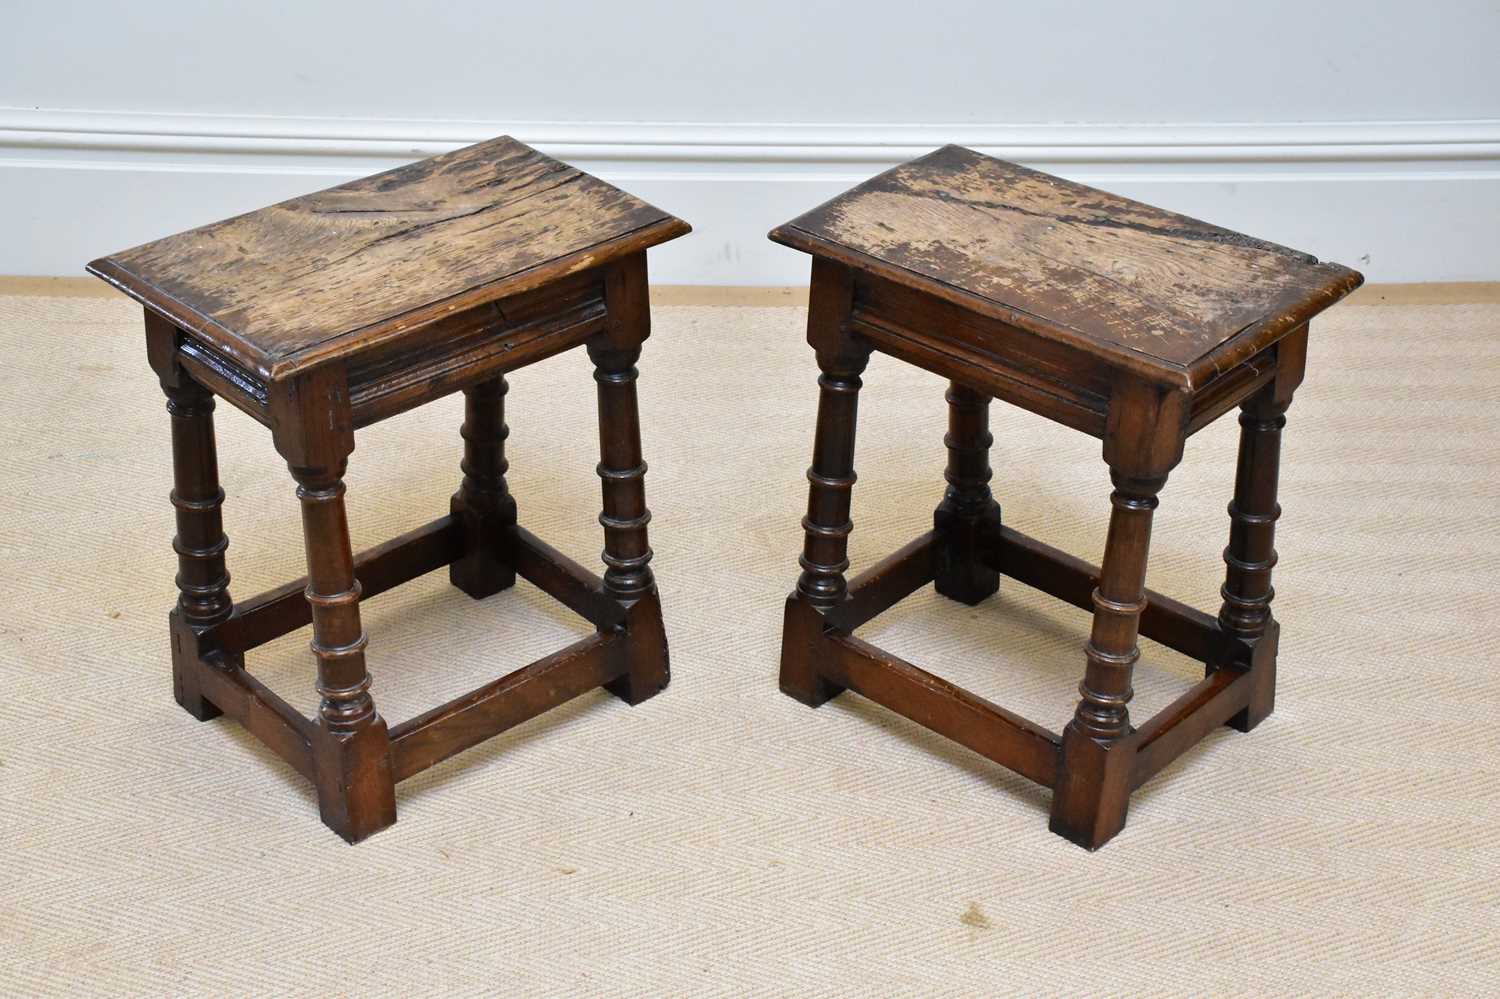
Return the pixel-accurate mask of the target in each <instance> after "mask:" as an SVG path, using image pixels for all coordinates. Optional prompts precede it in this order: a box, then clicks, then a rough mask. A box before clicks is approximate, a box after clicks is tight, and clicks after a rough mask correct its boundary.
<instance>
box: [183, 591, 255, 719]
mask: <svg viewBox="0 0 1500 999" xmlns="http://www.w3.org/2000/svg"><path fill="white" fill-rule="evenodd" d="M167 624H168V627H169V628H170V629H171V633H172V695H173V696H174V697H176V698H177V703H178V704H180V705H182V708H183V710H184V711H186V712H187V713H188V714H190V715H192V716H193V717H194V718H196V719H198V720H199V721H212V720H213V719H215V718H217V717H219V716H220V715H221V714H223V713H224V712H222V711H220V710H219V708H218V706H217V705H215V704H214V703H213V702H212V701H210V700H209V699H208V698H207V697H204V696H203V691H202V689H201V687H200V686H199V683H198V669H197V666H198V661H199V658H200V653H199V646H198V633H197V632H196V631H194V630H193V629H192V626H191V625H189V624H188V623H187V622H186V621H184V620H183V618H182V614H181V612H179V611H175V610H174V611H172V613H171V614H169V615H167ZM235 660H236V661H237V662H238V660H239V657H238V656H236V657H235Z"/></svg>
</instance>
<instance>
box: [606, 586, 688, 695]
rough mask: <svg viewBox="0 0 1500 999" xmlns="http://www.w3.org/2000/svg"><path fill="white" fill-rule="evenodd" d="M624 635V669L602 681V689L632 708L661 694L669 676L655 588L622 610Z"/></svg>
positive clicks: (669, 671) (664, 638)
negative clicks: (607, 680)
mask: <svg viewBox="0 0 1500 999" xmlns="http://www.w3.org/2000/svg"><path fill="white" fill-rule="evenodd" d="M625 634H626V641H625V643H624V644H623V645H622V646H621V647H620V653H619V654H620V655H622V656H624V657H625V672H624V673H623V674H622V675H621V676H619V677H616V678H615V679H613V680H611V681H610V682H609V683H606V684H605V685H604V689H605V690H607V691H609V692H610V693H611V694H614V695H615V696H616V697H618V698H619V699H620V700H622V701H624V702H625V703H626V704H629V705H630V706H632V707H634V706H635V705H637V704H640V703H641V702H642V701H645V700H649V699H650V698H652V697H655V696H656V695H657V694H659V693H661V692H662V691H663V690H665V689H666V686H667V684H668V683H670V682H671V679H672V669H671V666H670V662H669V659H668V656H667V632H666V629H665V628H664V627H663V625H662V618H661V602H660V601H659V600H658V599H657V596H656V588H655V587H652V588H651V590H650V591H649V592H648V593H646V595H645V596H643V597H641V598H640V599H638V600H636V601H635V602H634V603H633V604H631V605H630V608H629V609H628V610H627V611H626V612H625Z"/></svg>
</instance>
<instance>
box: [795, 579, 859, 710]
mask: <svg viewBox="0 0 1500 999" xmlns="http://www.w3.org/2000/svg"><path fill="white" fill-rule="evenodd" d="M823 625H824V622H823V615H822V614H819V613H818V612H817V610H815V609H814V608H813V607H812V605H811V604H809V603H807V602H806V601H804V600H801V599H799V598H798V596H797V595H796V594H795V593H794V594H792V595H791V596H789V597H787V598H786V615H785V617H784V619H783V623H782V627H781V677H780V684H781V692H782V693H783V694H786V695H787V696H788V697H791V698H794V699H796V700H798V701H801V702H802V703H803V704H806V705H807V706H808V707H810V708H816V707H818V706H819V705H820V704H823V703H825V702H827V701H830V700H832V699H833V698H835V697H837V696H839V695H840V694H842V693H843V692H844V688H843V687H840V686H838V685H837V684H833V683H830V682H829V681H827V680H825V679H824V678H823V677H822V676H820V675H819V674H818V671H817V669H816V668H814V666H813V662H814V658H815V657H816V656H817V654H818V646H819V644H820V643H821V642H822V640H823Z"/></svg>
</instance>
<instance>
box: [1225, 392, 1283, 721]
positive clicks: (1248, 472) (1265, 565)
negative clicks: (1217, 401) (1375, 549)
mask: <svg viewBox="0 0 1500 999" xmlns="http://www.w3.org/2000/svg"><path fill="white" fill-rule="evenodd" d="M1275 389H1276V386H1275V385H1274V384H1273V385H1268V386H1267V387H1266V388H1265V389H1264V390H1262V391H1260V392H1258V393H1256V395H1254V396H1253V397H1251V398H1250V399H1248V400H1246V401H1245V403H1244V404H1243V405H1242V406H1241V407H1240V453H1239V465H1238V467H1237V468H1236V470H1235V476H1234V499H1233V500H1232V501H1231V502H1230V504H1229V525H1230V526H1229V546H1228V547H1227V548H1225V549H1224V563H1225V565H1226V566H1227V569H1226V571H1225V578H1224V586H1223V588H1222V590H1221V591H1220V592H1221V593H1222V594H1223V596H1224V604H1223V607H1222V608H1220V610H1219V626H1220V627H1221V628H1223V629H1224V631H1225V632H1226V633H1228V634H1230V635H1234V636H1235V637H1237V638H1241V639H1244V640H1246V641H1248V642H1250V643H1251V646H1252V648H1253V650H1254V651H1253V653H1252V655H1251V662H1250V668H1251V671H1252V674H1253V675H1254V678H1255V683H1254V685H1253V687H1252V693H1251V696H1250V703H1249V704H1248V705H1247V706H1246V707H1245V709H1244V710H1243V711H1241V712H1239V713H1238V714H1236V715H1235V716H1234V717H1232V718H1230V719H1229V725H1230V726H1231V727H1233V728H1235V729H1238V730H1239V731H1241V732H1248V731H1250V730H1251V729H1252V728H1254V727H1255V726H1256V725H1259V724H1260V723H1261V722H1262V721H1263V720H1265V718H1266V716H1267V715H1269V714H1270V713H1271V711H1272V709H1273V708H1274V707H1275V704H1276V645H1277V638H1278V636H1279V632H1280V627H1279V626H1278V625H1277V623H1276V619H1275V618H1273V617H1272V616H1271V599H1272V598H1273V597H1274V596H1275V590H1273V589H1272V588H1271V569H1272V567H1273V566H1275V565H1276V547H1275V545H1276V518H1278V517H1279V516H1281V507H1280V506H1279V505H1278V504H1277V502H1276V486H1277V478H1278V474H1279V470H1280V464H1281V428H1282V427H1284V426H1285V425H1286V409H1287V405H1288V404H1289V403H1290V401H1291V400H1290V399H1289V398H1286V397H1278V395H1277V393H1276V391H1275ZM1221 665H1222V664H1217V663H1210V664H1209V671H1210V672H1212V671H1213V670H1214V669H1217V668H1220V667H1221Z"/></svg>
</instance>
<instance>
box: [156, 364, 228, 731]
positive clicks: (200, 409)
mask: <svg viewBox="0 0 1500 999" xmlns="http://www.w3.org/2000/svg"><path fill="white" fill-rule="evenodd" d="M162 388H163V390H164V391H165V392H166V394H167V412H168V413H170V414H171V415H172V481H173V485H172V494H171V495H172V505H173V506H174V507H176V509H177V534H176V536H175V537H174V538H173V539H172V547H173V549H174V550H176V552H177V590H178V598H177V609H176V610H175V611H173V612H172V615H171V627H172V687H173V693H174V694H175V695H176V697H177V703H178V704H181V705H182V706H183V708H185V709H186V710H187V712H188V713H189V714H190V715H192V716H193V717H194V718H197V719H198V720H199V721H207V720H208V719H210V718H216V717H218V716H219V714H220V711H219V709H218V708H217V707H215V706H214V704H213V703H212V702H210V701H209V700H208V699H207V698H205V697H204V696H203V693H202V690H201V689H200V685H199V683H198V670H199V668H200V667H199V665H198V663H199V659H200V658H209V659H211V660H213V661H214V662H215V663H216V664H219V665H225V666H239V665H242V658H241V657H240V656H239V655H238V654H235V655H225V654H224V653H222V652H219V653H213V652H211V651H210V650H205V649H203V648H201V645H200V642H199V636H200V635H201V634H202V632H203V631H204V630H205V629H207V628H209V627H211V626H213V625H215V624H218V623H219V622H220V621H223V620H224V619H225V618H227V617H229V615H230V614H231V613H232V612H233V610H234V602H233V601H232V600H231V599H230V597H229V572H228V571H227V570H226V568H225V565H224V551H225V549H226V548H228V547H229V538H227V537H226V536H225V534H224V523H223V518H222V516H221V513H220V508H221V507H222V506H223V504H224V490H223V489H221V488H220V487H219V459H218V451H217V448H216V446H215V443H214V417H213V412H214V397H213V394H212V393H210V392H209V391H208V390H207V389H206V388H204V387H203V386H201V385H199V384H198V383H197V382H194V381H193V380H191V379H190V378H188V376H187V375H186V374H185V373H183V372H180V371H179V372H177V373H176V374H175V376H174V377H171V378H164V379H163V380H162Z"/></svg>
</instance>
